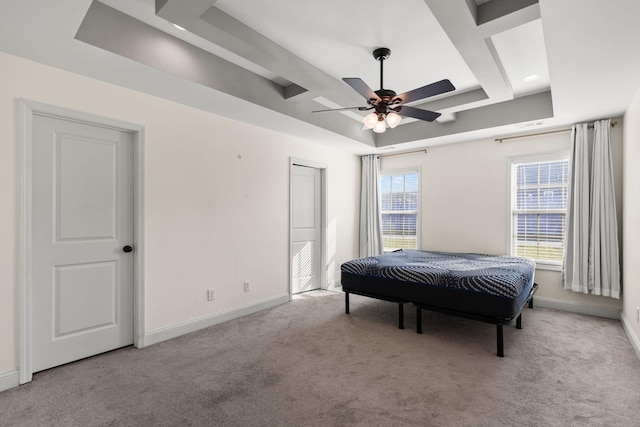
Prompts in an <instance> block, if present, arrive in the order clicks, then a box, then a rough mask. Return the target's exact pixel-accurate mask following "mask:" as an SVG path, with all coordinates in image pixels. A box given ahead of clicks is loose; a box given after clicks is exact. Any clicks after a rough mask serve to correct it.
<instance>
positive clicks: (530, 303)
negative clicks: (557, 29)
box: [529, 297, 533, 308]
mask: <svg viewBox="0 0 640 427" xmlns="http://www.w3.org/2000/svg"><path fill="white" fill-rule="evenodd" d="M529 308H533V297H531V299H530V300H529Z"/></svg>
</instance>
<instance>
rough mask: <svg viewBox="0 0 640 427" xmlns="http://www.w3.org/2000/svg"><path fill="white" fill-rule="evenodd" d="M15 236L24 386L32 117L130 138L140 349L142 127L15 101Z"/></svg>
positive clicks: (27, 372) (28, 367) (138, 342)
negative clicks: (117, 132)
mask: <svg viewBox="0 0 640 427" xmlns="http://www.w3.org/2000/svg"><path fill="white" fill-rule="evenodd" d="M19 108H20V136H19V139H20V160H19V168H20V169H19V178H20V184H19V185H20V187H19V209H20V213H19V230H18V231H19V232H18V323H19V327H18V335H19V342H18V377H19V378H18V381H19V383H20V384H25V383H27V382H29V381H31V379H32V378H33V367H32V348H31V320H32V313H31V306H30V301H31V294H32V283H31V247H30V245H31V218H32V206H31V176H32V172H33V170H32V165H31V154H32V146H33V135H32V129H33V116H34V115H35V114H39V115H44V116H50V117H54V118H59V119H63V120H71V121H77V122H81V123H86V124H89V125H94V126H104V127H109V128H115V129H121V130H124V131H128V132H131V133H133V140H134V149H133V152H134V159H133V165H134V188H133V197H134V214H133V216H134V218H133V221H134V244H135V247H136V250H135V252H134V280H133V282H134V283H133V287H134V302H133V307H134V313H133V317H134V334H133V342H134V346H136V347H137V348H142V347H145V345H146V343H145V324H144V319H145V306H144V301H145V298H144V288H145V287H144V268H143V267H144V229H145V227H144V127H143V126H140V125H137V124H133V123H129V122H124V121H121V120H116V119H110V118H105V117H101V116H96V115H92V114H88V113H83V112H79V111H75V110H69V109H66V108H61V107H57V106H53V105H48V104H43V103H39V102H35V101H31V100H25V99H21V100H19Z"/></svg>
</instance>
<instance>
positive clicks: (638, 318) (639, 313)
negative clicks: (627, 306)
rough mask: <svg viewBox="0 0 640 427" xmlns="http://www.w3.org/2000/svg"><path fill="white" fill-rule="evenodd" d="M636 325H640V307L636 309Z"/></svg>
mask: <svg viewBox="0 0 640 427" xmlns="http://www.w3.org/2000/svg"><path fill="white" fill-rule="evenodd" d="M636 323H640V307H636Z"/></svg>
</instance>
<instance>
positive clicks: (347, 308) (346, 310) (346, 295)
mask: <svg viewBox="0 0 640 427" xmlns="http://www.w3.org/2000/svg"><path fill="white" fill-rule="evenodd" d="M344 305H345V312H346V313H347V314H349V292H345V293H344Z"/></svg>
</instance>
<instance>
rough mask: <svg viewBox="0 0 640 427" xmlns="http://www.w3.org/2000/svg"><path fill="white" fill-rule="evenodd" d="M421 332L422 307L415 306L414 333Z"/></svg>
mask: <svg viewBox="0 0 640 427" xmlns="http://www.w3.org/2000/svg"><path fill="white" fill-rule="evenodd" d="M421 333H422V309H421V308H420V307H418V306H416V334H421Z"/></svg>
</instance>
